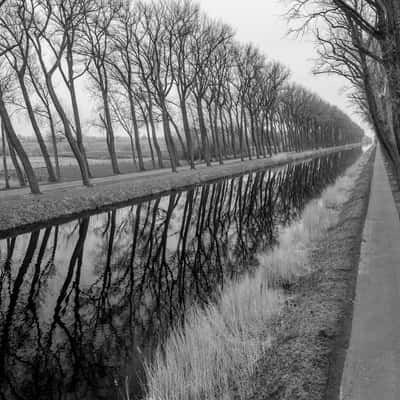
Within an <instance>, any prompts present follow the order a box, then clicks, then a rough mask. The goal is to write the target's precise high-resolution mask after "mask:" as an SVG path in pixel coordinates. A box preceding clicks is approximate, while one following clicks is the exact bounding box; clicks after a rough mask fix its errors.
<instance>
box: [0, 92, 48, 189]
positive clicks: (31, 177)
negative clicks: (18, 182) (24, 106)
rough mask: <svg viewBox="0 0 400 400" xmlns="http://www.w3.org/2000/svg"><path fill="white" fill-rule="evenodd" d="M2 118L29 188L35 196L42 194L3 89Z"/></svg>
mask: <svg viewBox="0 0 400 400" xmlns="http://www.w3.org/2000/svg"><path fill="white" fill-rule="evenodd" d="M0 116H1V119H2V121H3V123H4V128H5V130H6V132H7V137H8V140H9V141H10V143H11V145H12V147H13V149H14V150H15V151H16V153H17V154H18V157H19V159H20V160H21V163H22V166H23V168H24V171H25V173H26V177H27V179H28V183H29V187H30V188H31V192H32V193H33V194H39V193H40V189H39V183H38V180H37V178H36V175H35V171H34V170H33V168H32V164H31V163H30V161H29V158H28V155H27V154H26V152H25V150H24V148H23V146H22V144H21V142H20V140H19V139H18V136H17V134H16V132H15V130H14V127H13V125H12V123H11V119H10V116H9V115H8V111H7V109H6V106H5V104H4V100H3V93H2V92H1V89H0Z"/></svg>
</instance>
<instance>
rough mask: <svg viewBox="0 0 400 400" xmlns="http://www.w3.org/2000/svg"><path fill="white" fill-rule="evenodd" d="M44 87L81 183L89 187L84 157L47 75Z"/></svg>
mask: <svg viewBox="0 0 400 400" xmlns="http://www.w3.org/2000/svg"><path fill="white" fill-rule="evenodd" d="M46 85H47V89H48V90H49V94H50V97H51V100H52V101H53V104H54V107H55V108H56V110H57V113H58V115H59V116H60V118H61V121H62V123H63V127H64V133H65V136H66V138H67V140H68V143H69V145H70V147H71V150H72V152H73V154H74V156H75V158H76V161H77V162H78V166H79V170H80V172H81V177H82V183H83V184H84V185H85V186H91V183H90V177H89V170H88V164H87V160H85V156H84V155H83V154H82V152H81V149H80V147H79V145H78V143H77V141H76V140H75V138H74V136H73V132H72V129H71V126H70V122H69V120H68V117H67V115H66V113H65V111H64V109H63V107H62V105H61V103H60V101H59V99H58V97H57V94H56V91H55V90H54V87H53V82H52V80H51V76H50V75H49V74H46Z"/></svg>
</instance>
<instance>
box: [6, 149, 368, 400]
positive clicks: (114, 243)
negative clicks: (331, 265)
mask: <svg viewBox="0 0 400 400" xmlns="http://www.w3.org/2000/svg"><path fill="white" fill-rule="evenodd" d="M360 153H361V150H351V151H346V152H342V153H336V154H332V155H329V156H326V157H322V158H319V159H315V160H311V161H306V162H303V163H298V164H295V165H287V166H284V167H282V168H277V169H268V170H265V171H258V172H255V173H250V174H247V175H243V176H239V177H234V178H229V179H221V180H219V181H216V182H214V183H211V184H206V185H202V186H195V187H192V188H189V189H188V190H185V191H182V192H171V193H169V194H167V195H163V196H157V197H154V198H151V199H147V200H145V201H143V202H136V203H133V204H132V205H129V206H126V207H123V208H119V209H114V210H111V211H109V212H105V213H102V214H98V215H94V216H81V217H80V218H77V219H75V220H73V221H71V222H68V223H64V224H62V225H49V226H47V227H45V228H43V229H38V230H32V231H31V232H28V233H25V234H21V235H18V236H14V237H9V238H6V239H4V240H1V241H0V398H1V399H7V400H14V399H24V400H25V399H29V400H32V399H90V400H91V399H122V398H123V396H122V394H121V392H120V390H119V389H118V388H119V387H121V386H123V385H125V382H128V385H129V390H130V393H131V398H132V399H135V398H140V396H141V394H142V387H143V383H144V378H143V362H144V361H145V360H147V359H148V358H149V357H150V355H151V353H152V350H153V349H154V348H155V347H156V346H157V345H159V344H160V343H162V340H163V338H164V337H165V335H167V333H168V331H169V330H170V329H171V327H172V326H174V325H176V324H178V323H179V322H180V321H181V320H182V317H183V315H184V314H185V310H187V308H188V307H189V306H190V305H191V304H193V303H194V302H196V303H200V304H206V303H207V302H209V301H210V300H212V299H213V295H214V294H215V293H216V292H217V291H218V289H219V288H221V287H223V286H224V285H225V284H226V283H227V282H229V281H230V280H232V279H235V278H238V277H240V275H241V274H243V273H245V272H246V271H251V269H252V268H254V267H255V266H256V257H255V255H256V254H257V253H258V252H260V251H265V250H268V249H271V248H272V247H273V246H275V245H276V244H277V243H279V235H278V233H279V228H280V227H281V226H287V225H289V224H291V223H292V222H293V221H295V220H296V219H298V218H299V217H300V216H301V213H302V210H303V208H304V206H305V204H306V203H307V202H308V201H310V200H311V199H313V198H315V197H318V196H319V195H320V193H321V191H322V190H323V189H324V188H325V187H326V186H327V185H329V184H331V183H333V182H334V181H335V180H336V179H337V177H338V176H339V175H341V174H342V173H343V172H344V170H345V169H346V168H347V167H348V166H349V165H351V164H352V163H354V162H355V160H356V159H357V158H358V157H359V155H360ZM126 377H127V379H126Z"/></svg>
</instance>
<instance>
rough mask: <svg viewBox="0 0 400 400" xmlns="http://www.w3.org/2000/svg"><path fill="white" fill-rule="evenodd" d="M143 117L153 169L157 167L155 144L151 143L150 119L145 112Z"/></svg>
mask: <svg viewBox="0 0 400 400" xmlns="http://www.w3.org/2000/svg"><path fill="white" fill-rule="evenodd" d="M143 119H144V124H145V126H146V134H147V142H148V143H149V149H150V157H151V164H152V166H153V169H155V168H156V160H155V158H154V150H153V144H152V143H151V136H150V127H149V121H148V119H147V117H146V116H145V115H144V113H143Z"/></svg>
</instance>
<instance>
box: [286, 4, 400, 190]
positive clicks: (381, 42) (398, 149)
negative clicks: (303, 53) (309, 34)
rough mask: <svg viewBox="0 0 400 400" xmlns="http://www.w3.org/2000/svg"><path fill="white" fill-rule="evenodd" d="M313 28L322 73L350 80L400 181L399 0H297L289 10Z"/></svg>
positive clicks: (300, 27) (304, 25) (356, 99)
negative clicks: (333, 74)
mask: <svg viewBox="0 0 400 400" xmlns="http://www.w3.org/2000/svg"><path fill="white" fill-rule="evenodd" d="M289 15H290V17H291V18H292V19H295V20H297V21H300V25H295V28H294V29H295V30H297V31H299V30H300V31H301V30H304V29H306V28H309V27H312V29H313V31H314V33H315V35H316V38H317V41H318V43H319V55H320V60H319V62H318V65H317V67H316V72H317V73H335V74H339V75H341V76H344V77H345V78H347V79H348V81H349V82H350V83H351V86H352V91H351V93H350V96H351V98H352V100H354V102H355V104H356V105H357V106H358V107H359V109H360V110H361V112H362V113H363V115H364V116H365V118H366V120H367V121H368V122H369V123H370V124H371V126H372V127H373V129H374V131H375V132H376V135H377V138H378V139H379V142H380V143H381V145H382V149H383V150H384V152H385V154H386V156H387V157H388V159H389V160H390V161H391V164H392V166H393V168H394V171H395V172H396V174H397V178H398V181H399V184H400V2H399V1H398V0H323V1H322V0H305V1H304V0H293V7H292V9H291V11H290V13H289Z"/></svg>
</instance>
